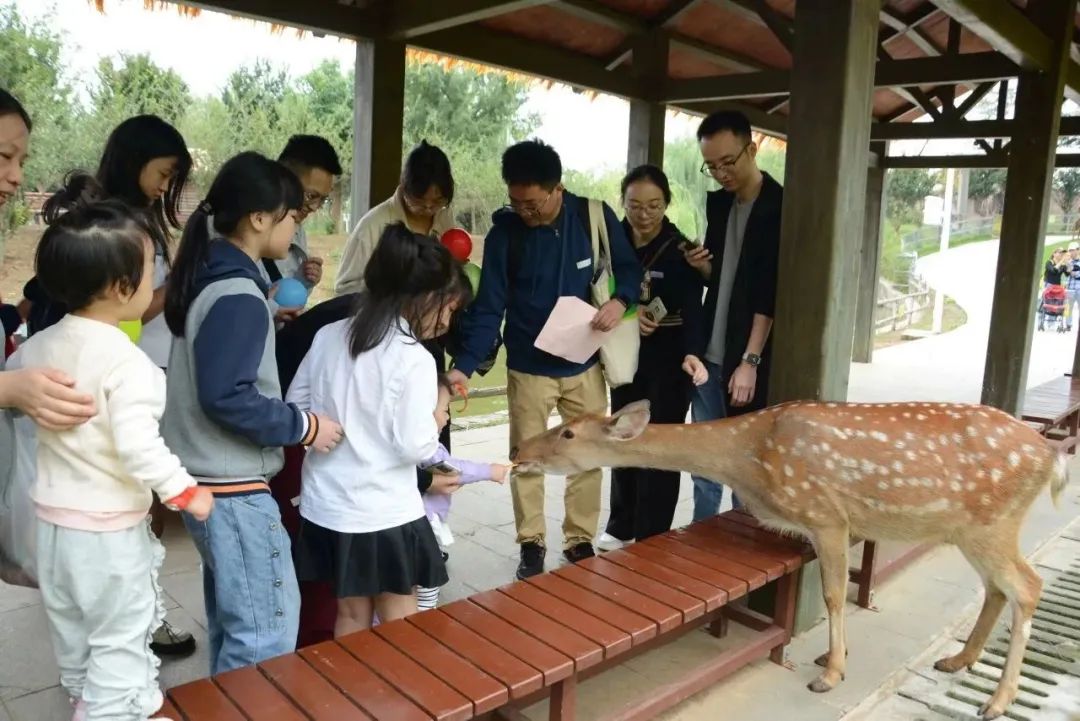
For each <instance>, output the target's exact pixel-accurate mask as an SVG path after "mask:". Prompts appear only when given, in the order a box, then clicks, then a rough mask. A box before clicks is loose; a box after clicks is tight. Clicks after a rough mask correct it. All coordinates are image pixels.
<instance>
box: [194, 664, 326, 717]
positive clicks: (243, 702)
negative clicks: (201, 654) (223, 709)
mask: <svg viewBox="0 0 1080 721" xmlns="http://www.w3.org/2000/svg"><path fill="white" fill-rule="evenodd" d="M214 683H216V684H217V685H218V687H219V688H221V690H222V691H224V692H225V695H226V696H228V697H229V699H230V700H232V702H233V703H234V704H236V705H237V706H238V707H240V709H242V710H243V712H244V714H245V715H247V716H248V717H249V718H260V719H261V718H267V719H271V718H272V719H274V720H275V721H278V720H280V721H307V716H305V715H304V714H302V713H301V712H300V711H299V710H297V708H296V706H295V705H294V704H293V702H292V701H291V700H289V698H288V697H287V696H285V694H283V693H281V691H278V689H277V687H276V686H274V684H272V683H270V682H269V681H268V680H267V679H266V677H265V676H263V675H262V674H261V673H259V670H258V669H257V668H255V667H254V666H245V667H244V668H238V669H236V670H235V671H228V672H226V673H223V674H219V675H217V676H215V677H214Z"/></svg>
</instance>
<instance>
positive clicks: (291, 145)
mask: <svg viewBox="0 0 1080 721" xmlns="http://www.w3.org/2000/svg"><path fill="white" fill-rule="evenodd" d="M278 162H279V163H283V164H285V165H287V166H289V167H290V168H293V169H294V170H307V169H308V168H319V169H320V170H325V171H326V172H327V173H330V175H341V161H340V160H338V154H337V151H336V150H334V146H333V145H331V144H330V141H329V140H327V139H326V138H323V137H320V136H318V135H294V136H292V137H291V138H289V142H287V143H285V149H284V150H282V151H281V155H279V156H278Z"/></svg>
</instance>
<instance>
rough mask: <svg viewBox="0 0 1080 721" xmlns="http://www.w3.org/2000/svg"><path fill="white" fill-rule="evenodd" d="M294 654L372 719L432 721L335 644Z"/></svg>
mask: <svg viewBox="0 0 1080 721" xmlns="http://www.w3.org/2000/svg"><path fill="white" fill-rule="evenodd" d="M297 653H298V654H300V656H301V657H302V658H303V659H304V660H306V661H307V662H308V663H310V664H311V665H312V667H313V668H314V669H315V670H316V671H318V672H319V674H320V675H321V676H323V677H324V678H326V679H327V680H328V681H329V682H330V683H332V684H333V685H335V686H337V687H338V688H339V689H341V692H342V693H343V694H345V695H346V696H348V697H349V699H351V700H352V702H353V703H355V704H356V705H358V706H359V707H360V708H362V709H364V711H365V712H367V713H368V714H369V715H371V716H372V717H373V718H376V719H393V720H394V721H431V715H430V714H427V713H425V712H424V711H423V710H421V709H420V707H419V706H417V705H416V704H414V703H413V702H412V701H411V700H410V699H409V698H408V697H407V696H405V695H404V694H403V693H401V692H400V691H398V690H397V689H396V688H394V687H393V686H391V685H390V684H389V683H387V682H386V681H384V680H383V679H382V678H381V677H380V676H379V675H378V674H376V673H375V672H374V671H372V670H371V669H370V668H368V667H367V666H365V665H364V664H362V663H360V662H359V661H357V660H356V659H355V658H353V657H352V654H350V653H349V652H348V651H346V650H345V649H343V648H342V647H341V646H339V645H337V644H336V643H335V642H333V641H326V642H325V643H320V644H316V645H314V646H308V647H307V648H302V649H300V650H299V651H297Z"/></svg>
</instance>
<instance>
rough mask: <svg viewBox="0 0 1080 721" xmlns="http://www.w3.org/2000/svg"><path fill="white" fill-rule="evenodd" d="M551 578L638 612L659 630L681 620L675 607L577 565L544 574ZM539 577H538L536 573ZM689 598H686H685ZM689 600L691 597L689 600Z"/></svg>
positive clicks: (679, 613)
mask: <svg viewBox="0 0 1080 721" xmlns="http://www.w3.org/2000/svg"><path fill="white" fill-rule="evenodd" d="M544 576H549V577H552V578H558V579H565V580H566V581H569V582H570V583H572V584H574V585H575V586H578V587H580V588H583V589H586V590H588V591H591V592H593V593H595V594H596V595H598V596H602V597H603V598H606V599H607V600H609V601H611V602H612V603H615V604H618V605H619V606H621V607H622V608H625V609H628V610H629V611H631V612H633V613H639V614H641V615H642V616H644V617H646V618H648V619H649V620H650V621H652V622H653V623H655V624H656V626H657V628H659V630H660V632H661V633H664V632H666V631H670V630H671V629H673V628H675V627H677V626H678V625H679V624H681V623H682V612H680V611H679V610H678V609H677V608H672V607H671V606H665V605H664V604H663V603H661V602H660V601H658V600H656V599H654V598H651V597H650V596H646V595H644V594H642V593H639V592H638V591H635V590H634V589H632V588H627V587H626V586H624V585H622V584H619V583H616V582H615V581H612V580H610V579H608V578H604V577H603V576H599V575H597V574H595V573H593V572H592V571H590V570H587V569H585V568H583V567H581V566H580V565H571V566H566V567H564V568H560V569H559V570H557V571H555V572H553V573H547V574H544ZM536 578H541V576H536ZM687 598H689V597H687ZM691 600H692V599H691Z"/></svg>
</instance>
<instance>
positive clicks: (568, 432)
mask: <svg viewBox="0 0 1080 721" xmlns="http://www.w3.org/2000/svg"><path fill="white" fill-rule="evenodd" d="M562 437H563V438H565V439H566V440H568V441H569V440H571V439H572V438H573V437H574V432H573V431H572V430H570V429H569V428H567V429H566V430H565V431H563V432H562Z"/></svg>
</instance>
